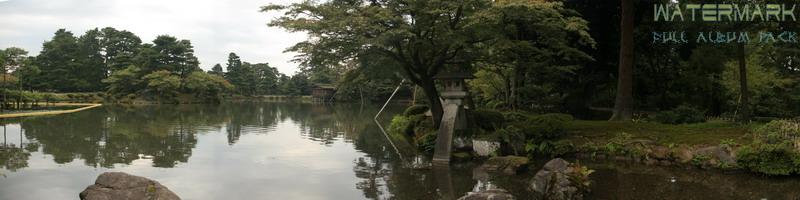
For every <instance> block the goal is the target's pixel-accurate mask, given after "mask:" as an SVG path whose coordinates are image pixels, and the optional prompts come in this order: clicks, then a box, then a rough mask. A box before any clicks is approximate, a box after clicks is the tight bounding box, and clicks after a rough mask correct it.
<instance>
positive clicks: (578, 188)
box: [529, 158, 591, 200]
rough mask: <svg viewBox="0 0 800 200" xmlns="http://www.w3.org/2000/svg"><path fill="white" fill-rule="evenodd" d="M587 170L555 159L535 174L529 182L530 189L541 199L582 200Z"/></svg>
mask: <svg viewBox="0 0 800 200" xmlns="http://www.w3.org/2000/svg"><path fill="white" fill-rule="evenodd" d="M582 170H588V169H585V168H582V167H580V166H577V165H573V164H571V163H569V162H567V161H566V160H564V159H561V158H556V159H553V160H550V161H549V162H547V164H545V165H544V167H543V168H542V170H539V172H537V173H536V175H535V176H534V177H533V179H532V180H531V182H530V186H529V187H530V189H531V190H533V191H534V192H535V193H536V194H537V195H538V196H540V197H541V198H542V199H549V200H578V199H583V193H584V192H586V190H587V189H586V188H585V187H587V186H588V182H587V181H588V174H590V173H591V171H587V172H586V173H585V174H583V173H582Z"/></svg>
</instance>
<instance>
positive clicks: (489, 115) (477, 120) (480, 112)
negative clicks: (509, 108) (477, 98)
mask: <svg viewBox="0 0 800 200" xmlns="http://www.w3.org/2000/svg"><path fill="white" fill-rule="evenodd" d="M468 113H469V114H470V115H471V117H472V122H471V123H472V124H474V125H475V126H477V128H480V129H483V130H486V131H493V130H496V129H498V128H500V127H502V126H503V123H505V120H504V117H503V113H500V112H498V111H495V110H484V109H476V110H470V111H469V112H468Z"/></svg>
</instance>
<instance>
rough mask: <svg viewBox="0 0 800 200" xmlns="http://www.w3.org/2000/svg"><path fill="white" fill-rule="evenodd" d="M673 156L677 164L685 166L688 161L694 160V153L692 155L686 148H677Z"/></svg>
mask: <svg viewBox="0 0 800 200" xmlns="http://www.w3.org/2000/svg"><path fill="white" fill-rule="evenodd" d="M674 156H675V159H676V160H677V161H678V162H680V163H684V164H685V163H688V162H689V161H692V159H693V158H694V153H692V150H689V148H687V147H679V148H678V149H675V154H674Z"/></svg>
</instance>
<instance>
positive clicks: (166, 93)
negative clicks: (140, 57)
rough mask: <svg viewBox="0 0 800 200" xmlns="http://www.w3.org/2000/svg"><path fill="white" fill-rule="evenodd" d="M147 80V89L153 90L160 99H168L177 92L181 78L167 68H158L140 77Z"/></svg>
mask: <svg viewBox="0 0 800 200" xmlns="http://www.w3.org/2000/svg"><path fill="white" fill-rule="evenodd" d="M142 79H144V81H146V82H147V90H150V91H152V92H154V93H155V94H156V95H157V96H158V97H159V98H161V100H169V99H171V98H173V97H175V95H177V94H178V93H179V89H180V88H181V78H180V77H179V76H176V75H173V74H172V72H169V71H167V70H159V71H156V72H153V73H150V74H148V75H145V76H144V77H142Z"/></svg>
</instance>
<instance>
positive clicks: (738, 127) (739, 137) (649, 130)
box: [566, 120, 761, 145]
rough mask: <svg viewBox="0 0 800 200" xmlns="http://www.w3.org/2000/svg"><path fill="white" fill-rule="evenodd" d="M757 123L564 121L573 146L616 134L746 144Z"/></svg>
mask: <svg viewBox="0 0 800 200" xmlns="http://www.w3.org/2000/svg"><path fill="white" fill-rule="evenodd" d="M758 125H761V124H759V123H750V124H740V123H735V122H729V121H708V122H704V123H696V124H679V125H671V124H661V123H656V122H633V121H625V122H618V121H588V120H573V121H571V122H568V124H567V125H566V129H567V131H568V134H567V139H569V140H572V141H573V142H574V143H576V144H581V143H584V142H587V141H592V142H596V143H597V142H600V143H602V142H606V141H608V140H610V139H611V138H613V137H615V136H617V135H618V134H620V133H623V132H624V133H627V134H630V135H631V136H632V138H633V139H647V140H652V141H654V142H656V143H659V144H664V145H669V144H689V145H694V144H719V143H720V142H721V141H733V142H737V143H747V141H749V137H748V136H747V135H748V133H749V132H750V131H751V130H752V129H753V128H754V127H757V126H758Z"/></svg>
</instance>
